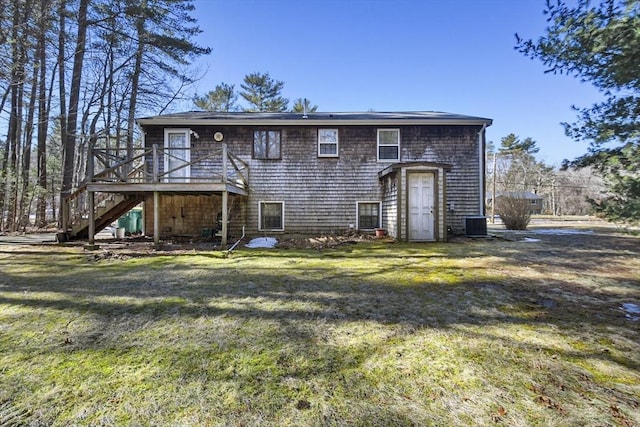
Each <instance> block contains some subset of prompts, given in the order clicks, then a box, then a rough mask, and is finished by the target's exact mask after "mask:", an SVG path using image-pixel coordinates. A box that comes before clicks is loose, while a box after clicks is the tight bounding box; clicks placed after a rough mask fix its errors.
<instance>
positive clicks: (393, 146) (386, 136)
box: [378, 129, 400, 162]
mask: <svg viewBox="0 0 640 427" xmlns="http://www.w3.org/2000/svg"><path fill="white" fill-rule="evenodd" d="M399 160H400V129H378V161H383V162H384V161H388V162H397V161H399Z"/></svg>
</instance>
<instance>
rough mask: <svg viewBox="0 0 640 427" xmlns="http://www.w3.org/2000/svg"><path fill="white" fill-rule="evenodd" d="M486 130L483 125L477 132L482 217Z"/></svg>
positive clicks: (482, 213)
mask: <svg viewBox="0 0 640 427" xmlns="http://www.w3.org/2000/svg"><path fill="white" fill-rule="evenodd" d="M486 128H487V124H486V123H484V124H483V125H482V129H480V132H478V162H479V165H478V170H479V173H480V180H479V181H480V200H479V202H480V205H479V207H480V215H482V216H484V214H485V209H484V200H485V192H486V189H485V185H484V177H485V161H484V151H485V138H484V132H485V129H486Z"/></svg>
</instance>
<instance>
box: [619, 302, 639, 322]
mask: <svg viewBox="0 0 640 427" xmlns="http://www.w3.org/2000/svg"><path fill="white" fill-rule="evenodd" d="M620 308H621V309H622V310H624V311H625V315H624V317H626V318H627V319H629V320H631V321H632V322H637V321H638V320H640V305H638V304H633V303H630V302H625V303H624V304H622V305H621V306H620Z"/></svg>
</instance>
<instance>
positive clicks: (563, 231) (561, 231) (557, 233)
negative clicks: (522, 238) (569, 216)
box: [528, 228, 593, 236]
mask: <svg viewBox="0 0 640 427" xmlns="http://www.w3.org/2000/svg"><path fill="white" fill-rule="evenodd" d="M528 231H529V230H528ZM529 232H530V233H534V234H552V235H554V236H560V235H565V234H593V230H572V229H568V228H542V229H540V230H530V231H529Z"/></svg>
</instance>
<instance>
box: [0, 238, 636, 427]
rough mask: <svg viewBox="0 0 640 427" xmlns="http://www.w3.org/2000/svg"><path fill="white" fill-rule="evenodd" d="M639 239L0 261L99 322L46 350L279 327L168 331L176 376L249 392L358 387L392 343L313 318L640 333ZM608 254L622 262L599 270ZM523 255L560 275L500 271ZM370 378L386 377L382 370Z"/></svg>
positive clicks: (45, 299)
mask: <svg viewBox="0 0 640 427" xmlns="http://www.w3.org/2000/svg"><path fill="white" fill-rule="evenodd" d="M638 242H639V240H638V239H637V238H627V237H620V236H614V237H611V236H609V237H607V238H606V239H601V238H599V236H597V235H596V236H580V239H579V240H575V236H569V239H562V238H554V240H548V241H543V242H540V243H536V244H531V243H522V242H503V241H483V242H472V243H467V244H459V243H453V244H447V245H443V244H437V245H408V244H395V245H389V246H385V247H379V246H373V247H367V246H366V245H363V246H360V245H357V246H355V247H353V248H348V249H349V250H343V249H336V250H329V251H321V252H318V251H314V250H310V251H305V250H276V251H259V252H253V251H245V250H242V251H238V252H237V253H235V254H233V255H232V256H231V258H229V259H222V258H219V256H218V255H217V254H216V255H214V254H207V253H196V254H193V253H186V254H178V255H166V254H163V255H161V256H160V255H158V256H154V257H150V258H148V259H146V258H142V259H138V258H136V259H128V260H123V261H120V260H117V261H109V260H107V261H101V262H97V263H96V262H94V261H89V260H85V261H82V262H80V263H78V258H77V257H78V255H77V254H52V253H50V252H49V251H47V252H45V253H42V254H34V253H32V252H30V251H25V252H24V253H22V254H20V255H19V256H17V257H16V258H14V259H12V260H2V259H0V265H2V264H4V265H7V264H13V265H19V266H20V267H21V268H26V267H28V266H29V265H30V264H32V265H33V266H34V268H33V270H32V271H31V272H30V271H29V270H28V269H27V270H26V271H24V272H21V273H7V272H6V269H3V270H2V271H0V304H2V305H6V306H15V307H26V308H33V309H35V310H40V309H51V310H57V311H61V312H66V313H69V314H70V316H90V317H92V318H93V319H94V320H95V322H94V326H93V327H92V328H87V329H86V330H82V331H76V332H75V335H74V337H73V340H72V341H70V342H69V343H67V344H64V343H63V342H62V341H60V343H59V345H58V346H57V347H54V348H52V347H51V346H42V347H41V348H39V349H38V350H36V351H40V352H42V354H43V355H45V354H47V353H50V352H52V351H58V352H73V351H80V350H85V349H95V350H98V351H102V352H113V351H115V352H118V353H119V354H120V355H123V356H126V355H132V354H133V353H135V352H136V351H138V349H136V348H135V346H134V345H132V344H131V343H129V342H126V341H125V342H121V340H118V339H117V337H114V336H108V335H106V333H105V331H107V330H109V329H110V328H111V326H112V325H116V324H122V323H126V324H127V328H126V332H127V333H135V332H139V331H144V330H145V329H146V328H147V327H148V325H149V324H150V323H154V322H159V321H179V319H186V320H185V322H187V323H188V322H192V321H193V320H194V319H212V318H215V319H221V321H224V322H226V323H225V325H227V326H228V324H229V323H232V322H231V321H237V322H244V321H253V322H254V324H256V325H257V324H259V323H260V322H264V323H268V324H270V325H272V326H273V325H275V326H276V327H274V328H271V329H269V330H268V332H266V333H267V334H269V335H270V336H266V337H265V336H261V333H262V331H261V330H255V331H253V332H247V331H246V330H245V331H244V333H245V334H246V333H251V334H253V335H250V336H248V337H244V339H246V340H248V341H251V342H253V343H254V345H253V347H252V349H251V350H248V349H247V348H246V347H243V345H241V344H239V341H238V340H239V339H240V338H238V337H235V336H234V332H235V330H234V329H232V328H231V329H229V330H226V331H223V332H218V331H215V330H211V331H210V332H209V333H210V334H211V337H210V338H209V339H208V341H207V342H209V344H210V346H209V347H207V348H202V347H197V348H195V349H194V348H189V347H185V348H181V347H177V346H174V344H173V340H172V337H164V338H163V339H161V341H162V345H163V346H165V347H166V350H167V353H166V358H167V360H165V361H164V362H162V363H166V365H167V366H166V368H167V369H171V370H174V371H175V372H176V375H182V376H185V377H190V376H193V377H194V378H195V377H200V376H202V375H203V370H204V371H205V373H206V375H208V376H209V377H210V378H212V379H214V380H216V381H218V380H219V381H236V382H238V383H239V384H241V388H242V389H245V388H246V389H260V387H262V386H263V385H262V384H264V382H267V381H268V380H269V378H270V376H276V377H278V378H282V379H285V378H299V379H302V380H309V379H311V378H314V377H317V376H326V377H327V381H328V378H330V379H331V380H332V381H334V384H333V385H332V386H333V387H343V388H344V389H345V390H346V389H348V388H349V385H350V383H351V382H353V381H354V378H353V377H350V375H355V373H354V371H355V370H356V368H359V367H361V366H362V364H363V363H365V362H366V361H367V360H368V358H369V357H370V356H371V355H372V354H375V353H376V352H380V351H384V346H383V344H384V340H382V341H380V342H371V343H358V344H356V345H351V346H347V347H344V348H343V347H339V346H336V345H332V344H329V343H327V342H326V337H324V336H323V332H322V328H320V327H315V328H311V327H306V326H305V325H306V323H307V321H309V322H315V323H316V324H319V325H325V326H327V327H338V326H349V325H362V324H368V325H370V324H373V325H376V324H380V325H386V326H393V327H394V328H393V329H394V330H395V333H396V334H398V336H400V337H402V336H408V335H411V334H412V333H414V332H415V331H416V330H421V329H438V330H453V329H456V330H457V329H459V328H465V327H468V326H474V327H475V326H487V327H495V326H499V325H507V326H516V327H519V326H522V327H531V326H534V327H543V328H544V327H547V326H552V327H554V328H558V329H559V330H562V331H564V333H567V334H571V333H574V334H576V335H580V334H583V333H585V331H589V330H603V329H604V328H607V330H608V331H609V333H612V334H619V335H621V336H625V337H628V338H629V339H630V340H637V338H638V337H639V334H638V331H637V323H633V322H629V321H627V320H626V319H625V318H624V315H623V313H622V312H621V311H620V310H618V306H619V303H620V301H622V300H627V299H632V300H633V299H635V300H640V281H639V280H637V279H633V278H629V277H626V276H625V277H623V276H624V275H623V274H622V273H621V272H620V271H619V270H620V269H622V268H623V267H624V268H630V267H629V265H628V264H631V263H633V262H635V260H637V259H638V257H639V256H640V251H639V250H638ZM52 259H53V260H54V261H53V266H52V267H55V274H48V273H47V270H46V268H44V269H43V265H51V264H52V263H51V260H52ZM189 260H192V261H193V262H191V263H190V262H187V261H189ZM604 260H606V262H607V263H609V265H610V271H608V269H606V268H605V269H602V268H601V267H602V265H603V262H605V261H604ZM515 266H517V267H521V268H523V269H526V268H530V269H532V270H534V271H537V272H539V271H540V270H545V269H546V270H549V271H550V272H551V271H554V270H557V271H559V272H560V273H562V274H561V276H558V277H559V278H553V277H544V278H542V279H534V278H528V277H526V271H525V272H524V273H522V274H520V275H518V276H510V275H509V274H508V273H501V272H500V270H501V269H503V268H507V267H515ZM596 270H597V271H596ZM585 275H589V278H588V280H590V281H597V280H601V281H606V282H607V283H609V284H610V285H615V286H608V287H607V288H605V289H603V288H598V287H590V286H585V285H584V283H583V281H584V280H585V279H584V276H585ZM636 277H637V276H636ZM185 328H187V326H185ZM465 333H466V334H468V335H469V336H475V337H477V338H481V339H485V340H489V341H493V342H501V344H502V345H504V346H507V347H511V348H514V349H521V350H523V351H527V352H535V351H541V352H543V353H547V354H552V353H556V354H561V356H562V357H563V358H569V359H573V360H578V359H583V360H592V359H594V360H600V361H606V362H610V363H613V364H616V365H619V366H624V367H625V368H626V369H629V370H633V371H638V370H639V369H640V362H639V360H638V358H637V355H636V354H628V355H622V356H621V355H620V353H619V352H618V353H613V352H604V351H602V352H594V351H581V350H558V349H557V348H551V347H549V346H545V345H544V344H534V343H532V342H526V341H519V340H516V339H513V338H507V337H504V336H497V335H495V334H491V333H490V332H479V331H478V328H474V332H469V331H466V332H465ZM216 334H223V335H224V339H223V341H224V340H227V341H226V342H227V343H228V340H235V341H234V343H235V344H233V345H228V344H224V342H223V343H221V344H216V343H217V342H218V341H216V340H217V339H218V338H217V337H218V335H216ZM389 339H393V337H391V338H389ZM273 342H278V343H282V345H283V346H287V351H282V348H277V349H273V348H269V347H268V346H267V344H260V343H273ZM158 345H160V344H158ZM20 346H24V347H23V348H22V350H23V351H24V352H25V353H27V352H33V351H34V348H33V346H32V344H31V343H29V342H24V343H16V344H15V347H16V349H17V350H20ZM221 353H224V354H225V355H226V356H229V355H231V357H227V358H226V359H225V362H224V366H222V365H216V360H218V359H219V358H220V356H219V354H221ZM236 353H237V354H236ZM200 359H202V360H208V361H209V362H207V363H210V365H207V366H205V367H204V368H202V367H200V368H198V367H197V366H196V365H194V364H193V363H191V361H193V360H200ZM229 360H232V361H235V362H229ZM221 363H222V362H221ZM247 363H248V364H250V365H251V366H252V367H253V368H254V369H252V370H251V371H250V372H246V371H243V369H244V368H243V366H244V365H245V364H247ZM337 373H340V374H339V375H338V374H337ZM260 376H262V378H263V380H260ZM336 379H337V383H336ZM358 380H359V381H369V380H367V379H364V380H363V379H358ZM261 381H263V382H262V383H261ZM341 381H342V382H341ZM371 387H375V383H374V382H373V381H372V382H371ZM351 397H352V398H353V399H354V400H355V399H358V396H351ZM623 397H624V398H625V399H628V400H629V399H631V398H630V397H629V396H626V397H625V396H623ZM360 398H362V399H366V397H365V396H360ZM291 399H292V398H291V397H288V398H283V400H282V401H281V402H280V403H276V405H280V406H286V405H291V404H292V401H291ZM631 400H633V399H631ZM632 403H633V402H632ZM635 404H637V402H635ZM369 409H370V411H369V415H368V416H370V417H371V420H372V421H375V423H372V424H378V425H382V424H388V425H392V424H397V425H399V424H403V423H404V422H406V423H407V424H411V422H410V419H409V418H406V417H407V415H406V414H402V413H401V412H398V411H394V410H393V409H392V408H378V409H377V410H376V409H375V408H369ZM359 415H360V418H359V419H358V421H359V423H360V424H364V423H363V419H362V417H363V416H365V415H363V414H359ZM342 416H343V417H344V415H342ZM341 421H344V418H342V419H341ZM364 421H366V420H364Z"/></svg>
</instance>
